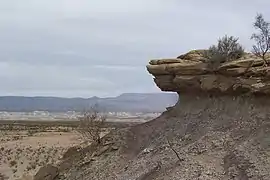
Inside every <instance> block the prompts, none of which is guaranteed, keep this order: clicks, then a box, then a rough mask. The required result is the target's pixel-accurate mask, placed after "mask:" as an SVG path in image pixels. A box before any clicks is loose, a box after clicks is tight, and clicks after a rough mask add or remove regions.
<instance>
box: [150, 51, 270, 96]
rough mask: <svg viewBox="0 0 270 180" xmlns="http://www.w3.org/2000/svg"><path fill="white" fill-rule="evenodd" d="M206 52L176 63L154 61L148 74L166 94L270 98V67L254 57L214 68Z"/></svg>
mask: <svg viewBox="0 0 270 180" xmlns="http://www.w3.org/2000/svg"><path fill="white" fill-rule="evenodd" d="M214 63H215V62H211V61H209V60H208V59H207V58H205V57H204V50H194V51H190V52H188V53H186V54H184V55H181V56H179V57H178V58H175V59H160V60H151V61H150V63H149V65H148V66H147V70H148V71H149V73H150V74H152V75H153V76H154V77H155V78H154V81H155V83H156V84H157V86H158V87H159V88H160V89H161V90H163V91H174V92H181V93H188V92H192V91H196V92H200V91H201V92H205V91H207V92H210V91H212V92H220V93H223V94H231V93H255V94H257V93H260V94H270V67H268V66H264V61H263V60H262V59H260V58H257V57H256V56H254V55H252V54H248V53H246V54H245V55H244V56H243V57H241V58H240V59H237V60H234V61H229V62H225V63H221V64H217V65H216V66H213V64H214Z"/></svg>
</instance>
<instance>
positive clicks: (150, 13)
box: [0, 0, 270, 97]
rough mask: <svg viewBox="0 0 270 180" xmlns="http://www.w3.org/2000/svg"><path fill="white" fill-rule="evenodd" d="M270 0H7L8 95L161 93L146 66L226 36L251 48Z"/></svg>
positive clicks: (3, 24)
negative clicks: (258, 20) (258, 18)
mask: <svg viewBox="0 0 270 180" xmlns="http://www.w3.org/2000/svg"><path fill="white" fill-rule="evenodd" d="M269 5H270V2H269V1H266V0H259V1H256V2H254V1H244V0H239V1H233V0H228V1H214V0H207V1H195V0H189V1H188V0H185V1H178V0H168V1H164V0H148V1H144V0H137V1H124V0H114V1H105V0H92V1H86V0H77V1H74V0H58V1H53V0H46V1H45V0H41V1H35V0H24V1H17V0H9V1H0V14H1V16H0V41H1V44H0V70H1V71H0V78H1V82H2V85H3V86H2V85H1V90H0V95H7V94H13V95H55V96H86V97H89V96H94V95H101V96H107V95H108V96H110V95H117V94H119V93H122V92H136V91H139V92H153V91H154V92H155V91H159V89H158V88H157V87H156V86H155V85H154V83H153V81H152V78H151V76H150V75H149V74H148V73H147V72H146V70H145V65H146V64H147V63H148V61H149V60H150V59H152V58H162V57H176V56H178V55H179V54H181V53H184V52H186V51H188V50H191V49H196V48H205V47H208V46H210V45H211V44H213V43H215V42H216V40H217V38H219V37H220V36H223V35H224V34H228V35H234V36H238V37H239V39H240V41H241V43H242V44H243V45H244V46H245V48H246V49H247V50H249V49H251V45H252V41H251V40H250V35H251V33H252V32H253V31H254V29H253V28H252V22H253V20H254V16H255V15H256V13H258V12H261V13H263V14H264V15H265V18H266V19H270V13H269V11H268V9H267V7H269Z"/></svg>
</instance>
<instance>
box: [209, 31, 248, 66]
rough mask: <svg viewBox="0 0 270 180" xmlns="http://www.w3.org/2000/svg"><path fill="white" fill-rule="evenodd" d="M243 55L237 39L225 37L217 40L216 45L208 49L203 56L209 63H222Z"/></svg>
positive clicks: (242, 49)
mask: <svg viewBox="0 0 270 180" xmlns="http://www.w3.org/2000/svg"><path fill="white" fill-rule="evenodd" d="M243 54H244V48H243V47H242V45H240V44H239V43H238V38H235V37H233V36H227V35H225V36H224V37H222V38H221V39H219V40H218V44H217V45H212V46H210V47H209V49H208V51H207V52H206V53H205V56H206V58H208V59H209V60H210V62H214V63H224V62H226V61H232V60H236V59H239V58H241V57H242V56H243Z"/></svg>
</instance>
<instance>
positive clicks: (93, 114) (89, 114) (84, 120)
mask: <svg viewBox="0 0 270 180" xmlns="http://www.w3.org/2000/svg"><path fill="white" fill-rule="evenodd" d="M106 119H107V116H106V115H104V114H102V113H100V112H99V109H98V106H97V105H95V106H94V107H92V108H90V110H88V111H84V112H83V114H82V116H80V117H78V120H79V127H78V131H79V133H81V135H82V136H83V138H84V139H85V140H86V141H91V142H96V143H98V144H100V143H101V133H102V130H103V128H104V125H105V121H106Z"/></svg>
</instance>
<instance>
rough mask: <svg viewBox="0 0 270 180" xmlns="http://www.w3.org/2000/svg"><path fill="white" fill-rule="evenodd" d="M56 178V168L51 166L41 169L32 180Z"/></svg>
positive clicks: (51, 179)
mask: <svg viewBox="0 0 270 180" xmlns="http://www.w3.org/2000/svg"><path fill="white" fill-rule="evenodd" d="M57 176H58V168H57V167H54V166H52V165H47V166H44V167H41V168H40V169H39V171H38V172H37V174H36V175H35V176H34V180H54V179H55V178H56V177H57Z"/></svg>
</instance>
